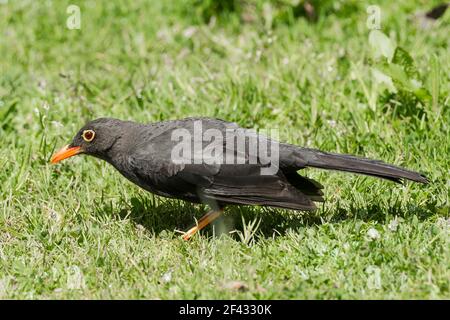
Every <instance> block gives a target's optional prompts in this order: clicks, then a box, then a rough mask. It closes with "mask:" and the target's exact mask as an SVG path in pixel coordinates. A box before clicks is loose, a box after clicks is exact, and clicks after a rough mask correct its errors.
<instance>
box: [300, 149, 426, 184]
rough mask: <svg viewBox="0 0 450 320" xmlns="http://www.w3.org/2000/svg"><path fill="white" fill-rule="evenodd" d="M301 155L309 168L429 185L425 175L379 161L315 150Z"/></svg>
mask: <svg viewBox="0 0 450 320" xmlns="http://www.w3.org/2000/svg"><path fill="white" fill-rule="evenodd" d="M300 154H301V157H302V158H303V160H304V161H305V162H306V166H307V167H314V168H321V169H330V170H339V171H348V172H355V173H361V174H366V175H369V176H375V177H379V178H383V179H388V180H392V181H395V182H399V183H401V179H408V180H412V181H416V182H421V183H428V182H429V180H428V178H427V177H425V176H424V175H422V174H420V173H417V172H414V171H411V170H407V169H403V168H400V167H397V166H393V165H390V164H387V163H384V162H382V161H379V160H371V159H367V158H359V157H355V156H350V155H345V154H334V153H327V152H322V151H319V150H314V149H305V148H301V149H300Z"/></svg>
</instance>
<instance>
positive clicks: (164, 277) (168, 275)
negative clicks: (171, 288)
mask: <svg viewBox="0 0 450 320" xmlns="http://www.w3.org/2000/svg"><path fill="white" fill-rule="evenodd" d="M161 281H162V282H164V283H168V282H170V281H172V272H171V271H168V272H166V273H164V274H163V275H162V277H161Z"/></svg>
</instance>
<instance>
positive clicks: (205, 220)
mask: <svg viewBox="0 0 450 320" xmlns="http://www.w3.org/2000/svg"><path fill="white" fill-rule="evenodd" d="M222 212H223V210H222V209H218V210H211V211H209V212H208V213H207V214H205V215H204V216H203V217H201V218H200V220H198V221H197V225H196V226H194V227H192V228H190V229H189V230H188V231H187V232H186V233H185V234H184V235H183V240H189V239H190V238H191V237H192V236H193V235H194V234H196V233H197V232H198V231H200V230H202V229H203V228H204V227H206V226H207V225H208V224H210V223H211V222H213V221H214V220H216V219H217V218H218V217H219V216H220V215H221V214H222Z"/></svg>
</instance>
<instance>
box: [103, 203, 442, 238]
mask: <svg viewBox="0 0 450 320" xmlns="http://www.w3.org/2000/svg"><path fill="white" fill-rule="evenodd" d="M155 199H156V198H155V197H144V196H142V197H138V198H137V197H133V198H131V199H130V201H129V202H126V201H122V202H120V203H119V204H117V205H115V206H113V205H103V206H98V207H97V212H102V213H103V214H105V213H106V214H108V215H112V216H116V217H117V218H119V219H126V218H128V219H131V221H133V222H134V223H136V224H139V225H142V226H143V227H144V228H146V229H147V230H149V231H151V232H153V233H155V234H156V235H159V234H161V233H162V232H167V231H168V232H172V231H174V230H179V231H185V230H187V229H189V228H190V227H191V226H192V225H194V223H195V219H199V218H200V217H201V216H202V215H204V214H205V213H206V212H207V211H208V207H207V206H206V205H196V204H191V203H188V202H184V201H180V200H173V199H162V198H160V199H158V201H155ZM443 210H444V211H445V212H447V213H448V208H439V207H438V206H437V204H436V203H435V202H431V201H430V202H429V203H426V204H425V205H423V206H417V205H415V204H407V205H406V206H405V205H401V204H400V203H396V204H393V205H390V206H380V205H378V204H370V205H368V206H366V207H350V208H345V209H344V208H333V209H331V210H330V209H328V210H327V209H325V208H324V207H319V209H318V210H316V211H315V212H299V211H291V210H280V209H272V208H266V207H256V206H255V207H252V206H228V207H227V208H226V209H225V214H224V215H222V217H220V218H219V219H217V220H216V222H214V224H213V227H211V226H208V227H207V228H205V230H204V231H203V232H205V233H206V234H207V235H212V234H213V228H214V233H215V234H218V233H219V234H220V233H229V232H230V231H234V230H236V231H243V230H244V228H245V224H248V223H251V222H252V221H255V220H260V224H259V227H258V231H257V232H258V234H260V235H261V236H263V237H266V238H269V237H273V236H277V235H284V234H285V233H286V232H287V231H288V230H295V229H299V228H302V227H311V226H314V225H321V224H324V223H339V222H342V221H345V220H360V221H364V222H369V221H375V222H379V223H385V222H387V221H389V220H390V219H392V217H394V216H397V217H402V218H410V217H412V216H416V217H417V218H418V219H419V220H420V221H423V220H426V219H428V218H430V217H431V216H433V215H435V214H440V213H442V212H443ZM444 215H445V213H444Z"/></svg>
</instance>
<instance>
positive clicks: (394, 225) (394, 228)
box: [388, 217, 399, 232]
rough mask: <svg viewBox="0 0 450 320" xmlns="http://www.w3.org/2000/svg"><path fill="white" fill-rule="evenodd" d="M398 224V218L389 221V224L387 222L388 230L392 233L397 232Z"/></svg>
mask: <svg viewBox="0 0 450 320" xmlns="http://www.w3.org/2000/svg"><path fill="white" fill-rule="evenodd" d="M398 224H399V221H398V218H397V217H395V218H394V219H393V220H391V222H389V224H388V229H389V230H390V231H392V232H395V231H397V228H398Z"/></svg>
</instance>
